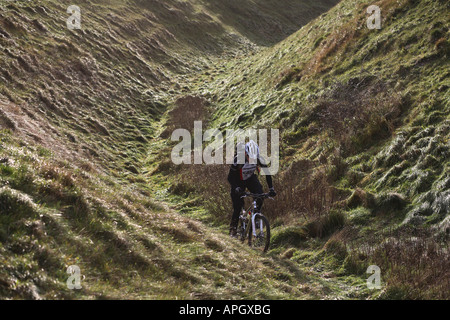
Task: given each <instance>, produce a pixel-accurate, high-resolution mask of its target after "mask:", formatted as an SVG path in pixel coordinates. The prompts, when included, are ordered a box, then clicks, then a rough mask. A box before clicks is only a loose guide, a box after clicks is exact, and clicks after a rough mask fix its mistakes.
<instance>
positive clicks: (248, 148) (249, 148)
mask: <svg viewBox="0 0 450 320" xmlns="http://www.w3.org/2000/svg"><path fill="white" fill-rule="evenodd" d="M245 153H246V154H247V155H248V157H249V158H250V159H252V160H256V159H258V158H259V147H258V144H257V143H256V142H255V141H253V140H250V141H249V142H248V143H247V144H246V145H245Z"/></svg>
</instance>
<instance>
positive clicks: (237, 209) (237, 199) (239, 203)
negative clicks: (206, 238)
mask: <svg viewBox="0 0 450 320" xmlns="http://www.w3.org/2000/svg"><path fill="white" fill-rule="evenodd" d="M231 201H232V202H233V216H232V217H231V224H230V231H234V230H236V228H237V226H238V223H239V215H240V214H241V211H242V207H243V206H244V199H241V196H240V195H238V194H236V191H235V190H231Z"/></svg>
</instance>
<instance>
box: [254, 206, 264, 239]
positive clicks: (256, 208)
mask: <svg viewBox="0 0 450 320" xmlns="http://www.w3.org/2000/svg"><path fill="white" fill-rule="evenodd" d="M257 210H258V206H257V204H256V201H253V212H256V213H254V214H253V215H252V230H253V236H254V237H255V238H256V217H257V216H260V215H261V213H259V212H257ZM263 227H264V226H263V223H262V221H261V222H260V223H259V228H260V231H261V234H262V233H263Z"/></svg>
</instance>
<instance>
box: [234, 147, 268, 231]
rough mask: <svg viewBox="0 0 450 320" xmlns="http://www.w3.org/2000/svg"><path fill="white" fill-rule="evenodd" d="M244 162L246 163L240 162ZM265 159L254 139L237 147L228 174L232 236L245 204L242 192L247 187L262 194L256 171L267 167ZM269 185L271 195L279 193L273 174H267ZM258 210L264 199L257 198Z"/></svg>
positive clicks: (252, 191)
mask: <svg viewBox="0 0 450 320" xmlns="http://www.w3.org/2000/svg"><path fill="white" fill-rule="evenodd" d="M244 151H245V161H242V160H241V159H240V157H239V156H240V155H242V154H243V152H244ZM240 162H244V163H240ZM267 167H268V166H267V165H266V163H265V161H264V159H262V158H261V157H260V154H259V147H258V145H257V144H256V142H254V141H253V140H250V142H248V143H247V144H243V143H240V144H238V145H237V147H236V155H235V157H234V162H233V164H232V165H231V168H230V172H229V174H228V182H229V183H230V185H231V200H232V202H233V216H232V218H231V224H230V236H232V237H236V234H237V226H238V223H239V214H240V213H241V211H242V207H243V206H244V199H242V198H241V196H242V194H243V193H244V192H245V189H246V188H247V189H248V190H250V192H251V193H256V194H262V193H263V188H262V185H261V183H260V182H259V179H258V177H257V176H256V174H255V172H256V171H257V172H258V173H259V172H260V171H261V169H260V168H267ZM266 181H267V185H268V186H269V190H270V191H269V196H271V197H275V196H276V195H277V194H276V192H275V189H274V187H273V183H272V176H270V175H266ZM256 204H257V206H258V210H261V207H262V205H263V199H257V200H256Z"/></svg>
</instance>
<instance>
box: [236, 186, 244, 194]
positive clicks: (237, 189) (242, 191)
mask: <svg viewBox="0 0 450 320" xmlns="http://www.w3.org/2000/svg"><path fill="white" fill-rule="evenodd" d="M234 192H236V194H239V195H240V194H242V193H244V189H242V188H241V187H237V188H236V189H235V190H234Z"/></svg>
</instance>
